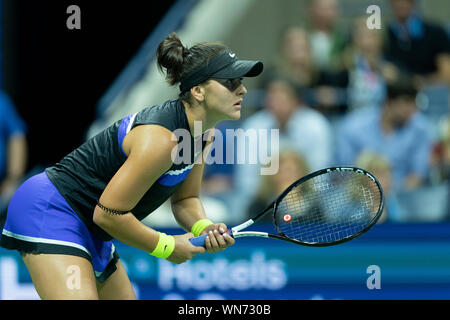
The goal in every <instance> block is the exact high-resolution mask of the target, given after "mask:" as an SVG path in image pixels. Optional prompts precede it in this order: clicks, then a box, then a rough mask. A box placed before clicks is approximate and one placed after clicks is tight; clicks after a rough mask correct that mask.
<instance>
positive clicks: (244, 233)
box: [230, 167, 384, 247]
mask: <svg viewBox="0 0 450 320" xmlns="http://www.w3.org/2000/svg"><path fill="white" fill-rule="evenodd" d="M334 171H337V172H344V171H354V172H357V173H359V174H363V175H366V176H367V177H369V178H370V179H371V180H372V181H374V182H375V184H376V185H377V187H378V189H379V191H380V206H379V208H378V212H377V214H376V215H375V216H374V217H373V218H372V221H371V222H370V223H369V224H367V226H365V227H364V228H363V229H362V230H360V231H358V232H356V233H354V234H352V235H351V236H349V237H346V238H343V239H339V240H334V241H328V242H306V241H299V240H296V239H292V238H290V237H288V236H287V235H285V234H284V233H283V232H282V231H281V230H280V229H279V227H278V224H277V222H276V219H275V213H276V210H277V208H278V205H279V203H280V202H281V201H282V200H283V198H284V197H285V196H286V195H287V194H288V193H289V192H290V191H291V190H292V189H293V188H295V187H296V186H298V185H299V184H301V183H303V182H305V181H307V180H309V179H311V178H313V177H316V176H318V175H322V174H324V173H329V172H334ZM383 208H384V193H383V188H382V187H381V183H380V182H379V181H378V179H377V178H376V177H375V176H374V175H373V174H371V173H370V172H369V171H367V170H364V169H361V168H357V167H330V168H326V169H322V170H318V171H315V172H313V173H310V174H308V175H306V176H304V177H302V178H300V179H298V180H297V181H295V182H294V183H293V184H291V185H290V186H289V187H288V188H287V189H286V190H285V191H283V193H281V194H280V195H279V196H278V197H277V199H276V200H274V201H273V202H272V203H271V204H270V205H269V206H268V207H267V208H266V209H264V210H263V211H261V212H260V213H259V214H257V215H256V216H255V217H254V218H252V219H249V220H247V221H246V222H244V223H241V224H240V225H237V226H235V227H234V228H231V233H230V235H231V236H232V237H233V238H240V237H263V238H273V239H279V240H284V241H288V242H292V243H295V244H300V245H304V246H310V247H327V246H332V245H336V244H340V243H343V242H347V241H350V240H352V239H355V238H357V237H359V236H360V235H362V234H363V233H365V232H366V231H367V230H369V229H370V228H372V227H373V226H374V225H375V224H376V223H377V221H378V219H379V218H380V217H381V214H382V213H383ZM269 211H272V219H273V224H274V226H275V228H276V230H277V231H278V233H279V234H272V233H267V232H260V231H241V230H243V229H246V228H247V227H249V226H251V225H252V224H254V223H255V222H256V221H258V220H259V219H260V218H261V217H263V216H265V215H266V214H267V213H268V212H269Z"/></svg>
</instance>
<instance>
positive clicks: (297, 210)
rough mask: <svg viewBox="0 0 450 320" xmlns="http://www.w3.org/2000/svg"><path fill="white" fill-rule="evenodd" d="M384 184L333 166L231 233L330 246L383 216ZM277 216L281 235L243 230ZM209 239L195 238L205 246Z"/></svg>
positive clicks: (296, 185)
mask: <svg viewBox="0 0 450 320" xmlns="http://www.w3.org/2000/svg"><path fill="white" fill-rule="evenodd" d="M383 206H384V197H383V190H382V188H381V185H380V183H379V181H378V180H377V179H376V178H375V177H374V176H373V175H372V174H371V173H370V172H368V171H366V170H364V169H360V168H355V167H332V168H327V169H322V170H319V171H316V172H313V173H311V174H309V175H307V176H305V177H303V178H301V179H299V180H297V181H296V182H294V183H293V184H292V185H290V186H289V187H288V188H287V189H286V190H285V191H284V192H283V193H282V194H281V195H280V196H278V198H277V199H276V200H275V201H273V202H272V203H271V204H270V205H269V206H268V207H267V208H266V209H265V210H264V211H262V212H261V213H259V214H257V215H256V216H255V217H254V218H253V219H249V220H248V221H246V222H244V223H242V224H240V225H238V226H236V227H234V228H232V229H231V232H230V235H231V236H232V237H234V238H240V237H264V238H274V239H280V240H285V241H289V242H293V243H296V244H301V245H305V246H316V247H320V246H331V245H335V244H339V243H343V242H346V241H349V240H352V239H354V238H356V237H358V236H360V235H361V234H363V233H365V232H366V231H367V230H369V229H370V228H371V227H372V226H373V225H374V224H375V223H376V222H377V220H378V219H379V218H380V216H381V213H382V212H383ZM270 212H271V213H272V215H273V216H272V218H273V224H274V226H275V229H276V231H277V232H278V234H271V233H266V232H258V231H241V230H243V229H246V228H247V227H249V226H251V225H252V224H254V223H255V222H256V221H258V220H260V219H261V218H262V217H263V216H266V215H268V214H269V213H270ZM206 236H207V234H204V235H201V236H199V237H195V238H192V239H190V241H191V243H192V244H194V245H196V246H205V238H206Z"/></svg>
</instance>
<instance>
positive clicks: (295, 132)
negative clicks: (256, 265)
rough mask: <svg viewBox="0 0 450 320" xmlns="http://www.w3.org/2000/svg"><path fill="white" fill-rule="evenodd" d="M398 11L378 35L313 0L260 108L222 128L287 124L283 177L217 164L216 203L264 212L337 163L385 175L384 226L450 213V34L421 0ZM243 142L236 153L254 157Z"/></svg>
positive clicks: (237, 215) (289, 33) (271, 72)
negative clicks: (426, 13)
mask: <svg viewBox="0 0 450 320" xmlns="http://www.w3.org/2000/svg"><path fill="white" fill-rule="evenodd" d="M388 4H389V10H390V11H391V15H390V16H391V17H392V18H390V19H389V20H388V21H386V20H383V21H382V23H381V28H379V29H376V28H369V27H370V23H369V24H368V23H367V20H368V17H369V15H365V16H361V17H357V18H354V19H351V23H350V26H348V25H347V28H346V27H344V26H343V24H341V21H343V20H344V19H342V17H343V14H342V13H341V12H340V7H339V1H338V0H312V1H310V2H309V7H308V8H307V10H309V12H308V14H307V16H308V17H309V19H308V21H304V22H299V23H298V24H295V25H289V26H287V27H286V28H284V29H283V30H282V33H281V34H280V36H279V39H280V40H279V43H278V54H277V55H276V57H275V59H274V60H273V61H270V62H269V63H267V62H265V71H264V73H263V76H262V81H261V83H260V88H261V89H263V90H261V91H262V92H264V97H263V99H261V100H262V101H263V102H262V104H261V106H257V107H256V108H254V112H252V113H250V114H249V115H248V116H245V117H243V118H242V119H241V123H238V124H228V123H225V124H221V125H220V126H219V128H218V129H219V130H222V131H225V130H226V129H227V128H230V127H234V128H236V127H240V128H243V129H244V130H248V129H250V128H253V129H255V128H256V129H268V130H270V129H278V130H279V141H280V143H279V153H278V158H279V160H278V161H279V170H278V172H277V173H276V174H275V175H268V176H264V175H261V174H260V171H259V170H258V168H259V167H260V165H258V164H245V165H242V164H236V165H234V166H228V167H227V168H226V169H224V167H223V166H222V165H210V166H208V167H207V168H206V175H205V183H204V193H205V199H209V198H213V199H215V200H221V201H222V203H223V204H224V205H225V207H226V209H227V210H226V212H227V215H226V217H225V218H228V219H230V220H233V222H238V221H241V220H242V219H245V218H249V217H251V216H253V215H254V214H255V213H257V212H258V211H259V210H261V209H264V208H265V206H267V205H268V204H269V203H271V202H272V201H273V200H274V199H275V198H276V197H277V195H279V193H280V192H281V191H282V190H284V188H286V187H287V186H289V185H290V184H291V183H292V182H294V181H295V180H297V179H298V178H300V177H302V176H304V175H306V174H307V173H310V172H312V171H315V170H317V169H321V168H325V167H327V166H357V167H361V168H364V169H367V170H368V171H370V172H372V173H373V174H374V175H375V176H377V177H378V178H379V180H380V182H381V184H382V186H383V189H384V192H385V196H386V206H385V210H384V216H383V219H382V221H384V222H425V221H426V222H433V221H444V220H447V219H449V218H450V212H449V210H450V209H449V204H448V202H449V198H450V194H449V184H450V182H449V181H450V179H449V178H450V174H449V169H450V112H449V107H450V103H449V97H450V96H449V86H450V38H449V30H446V28H445V27H446V26H441V25H439V24H438V23H437V22H434V21H429V20H427V19H425V18H424V17H423V16H422V15H421V14H420V13H419V12H418V10H417V8H416V7H415V5H416V3H415V1H414V0H390V1H389V2H388ZM237 139H239V138H237ZM237 145H238V147H237V150H236V153H243V152H246V150H244V149H242V145H244V148H248V146H245V143H242V144H240V146H241V147H239V144H237ZM247 152H248V151H247ZM206 203H207V201H206Z"/></svg>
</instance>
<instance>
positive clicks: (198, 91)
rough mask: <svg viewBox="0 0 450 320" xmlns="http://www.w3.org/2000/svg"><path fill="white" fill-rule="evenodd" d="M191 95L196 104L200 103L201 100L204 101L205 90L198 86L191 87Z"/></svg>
mask: <svg viewBox="0 0 450 320" xmlns="http://www.w3.org/2000/svg"><path fill="white" fill-rule="evenodd" d="M191 95H192V97H193V98H194V99H195V100H197V101H198V102H202V101H203V100H205V88H203V87H202V86H200V85H198V86H195V87H192V88H191Z"/></svg>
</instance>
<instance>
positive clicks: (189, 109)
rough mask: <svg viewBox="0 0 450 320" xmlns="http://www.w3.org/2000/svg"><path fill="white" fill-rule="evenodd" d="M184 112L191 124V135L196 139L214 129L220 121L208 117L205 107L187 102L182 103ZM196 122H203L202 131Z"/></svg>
mask: <svg viewBox="0 0 450 320" xmlns="http://www.w3.org/2000/svg"><path fill="white" fill-rule="evenodd" d="M182 103H183V106H184V110H185V112H186V117H187V119H188V123H189V130H190V132H191V135H192V136H193V137H194V138H196V136H199V135H202V134H203V133H204V132H205V131H207V130H209V129H211V128H214V127H215V126H216V124H217V122H219V121H220V120H218V119H214V117H212V116H208V115H207V112H206V110H205V107H204V106H203V105H200V104H196V105H195V106H193V105H190V104H189V103H188V102H186V101H182ZM196 122H201V130H199V129H198V128H199V127H198V124H197V126H196V125H195V123H196Z"/></svg>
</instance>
